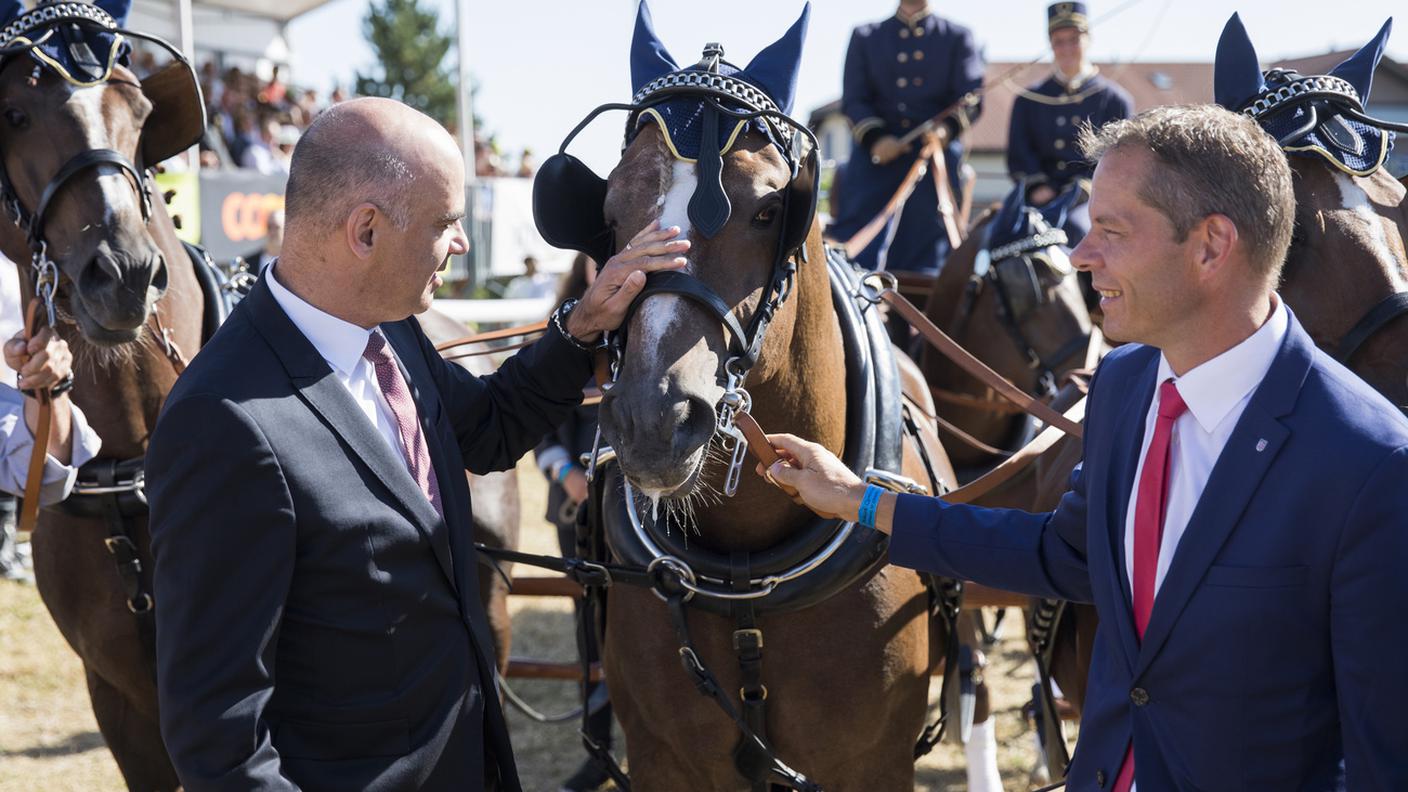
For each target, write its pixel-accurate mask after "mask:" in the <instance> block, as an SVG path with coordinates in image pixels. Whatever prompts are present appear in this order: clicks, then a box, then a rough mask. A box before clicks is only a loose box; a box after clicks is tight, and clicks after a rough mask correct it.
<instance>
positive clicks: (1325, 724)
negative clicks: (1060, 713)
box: [890, 317, 1408, 792]
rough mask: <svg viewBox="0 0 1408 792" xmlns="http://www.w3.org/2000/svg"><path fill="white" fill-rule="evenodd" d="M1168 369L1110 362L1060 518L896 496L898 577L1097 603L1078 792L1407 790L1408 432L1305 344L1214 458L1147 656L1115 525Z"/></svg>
mask: <svg viewBox="0 0 1408 792" xmlns="http://www.w3.org/2000/svg"><path fill="white" fill-rule="evenodd" d="M1158 357H1159V353H1158V350H1156V349H1153V348H1150V347H1145V346H1138V345H1131V346H1126V347H1122V348H1120V349H1117V350H1115V351H1114V352H1112V353H1111V354H1110V355H1109V357H1107V358H1106V359H1105V361H1104V363H1103V364H1102V365H1101V367H1100V369H1099V373H1098V374H1097V376H1096V378H1095V381H1094V383H1093V384H1092V388H1091V393H1090V401H1089V405H1088V409H1087V412H1086V416H1087V418H1086V423H1085V441H1084V444H1085V445H1084V451H1085V456H1084V463H1083V465H1082V466H1081V467H1078V468H1077V469H1076V472H1075V473H1074V474H1073V475H1072V484H1071V489H1070V491H1069V492H1068V493H1067V494H1066V495H1065V496H1064V498H1063V499H1062V500H1061V503H1060V505H1059V506H1058V507H1057V509H1056V510H1055V511H1054V512H1051V513H1049V514H1029V513H1026V512H1022V511H1015V510H998V509H983V508H978V507H971V506H959V505H948V504H941V503H940V502H939V501H937V500H934V499H932V498H922V497H916V496H904V495H902V496H900V500H899V504H898V507H897V509H896V513H895V519H894V526H895V529H894V538H893V541H892V543H891V545H890V560H891V561H892V562H893V563H896V564H899V565H901V566H908V567H914V568H918V569H925V570H930V571H933V572H937V573H939V574H943V575H948V576H961V577H966V578H968V579H971V580H975V581H978V582H980V583H984V584H987V585H990V586H997V587H1000V588H1004V589H1010V590H1013V591H1019V592H1024V593H1028V594H1032V595H1036V596H1042V597H1059V598H1064V599H1068V600H1074V601H1079V602H1093V603H1094V604H1095V606H1096V608H1097V609H1098V611H1099V613H1100V627H1099V631H1098V633H1097V636H1096V639H1095V649H1094V653H1093V657H1092V660H1091V668H1090V685H1089V692H1088V694H1087V698H1086V702H1085V709H1084V713H1083V715H1082V722H1081V729H1080V740H1079V744H1078V745H1077V747H1076V753H1075V758H1074V762H1073V764H1072V766H1071V769H1070V774H1069V779H1070V783H1069V787H1068V788H1069V789H1071V790H1073V791H1079V792H1085V791H1086V790H1096V789H1100V788H1102V787H1103V788H1105V789H1108V788H1109V784H1111V783H1113V779H1114V777H1115V774H1116V773H1117V772H1118V769H1119V766H1120V762H1121V759H1122V757H1123V756H1124V753H1125V749H1126V746H1127V745H1128V744H1129V742H1130V740H1131V739H1133V741H1134V755H1135V772H1136V780H1137V782H1138V785H1139V790H1140V792H1164V791H1165V790H1203V791H1204V792H1214V791H1215V790H1228V791H1229V792H1230V791H1231V790H1276V791H1277V792H1294V791H1295V790H1316V791H1317V792H1318V791H1320V790H1338V789H1345V788H1348V789H1350V790H1353V791H1354V792H1360V790H1365V791H1369V790H1373V791H1374V792H1378V791H1382V792H1389V791H1390V790H1405V789H1408V718H1406V717H1405V713H1408V670H1405V664H1404V657H1405V656H1408V634H1405V632H1404V631H1403V629H1402V620H1401V614H1402V611H1403V607H1404V605H1405V604H1408V420H1405V419H1404V417H1403V416H1402V415H1401V414H1400V413H1399V412H1398V411H1397V410H1396V409H1394V407H1393V406H1392V405H1390V404H1389V403H1388V402H1387V401H1386V400H1384V399H1383V398H1382V397H1381V396H1379V394H1378V393H1376V392H1375V391H1373V390H1372V389H1370V388H1369V386H1368V385H1366V384H1365V383H1364V382H1363V381H1361V380H1360V379H1358V378H1357V377H1356V376H1354V374H1352V373H1351V372H1349V371H1348V370H1346V369H1344V368H1343V367H1342V366H1340V365H1339V364H1338V363H1335V362H1334V361H1332V360H1330V359H1329V358H1328V357H1326V356H1325V355H1323V354H1322V353H1321V352H1319V351H1318V350H1316V349H1315V347H1314V345H1313V343H1312V342H1311V340H1310V337H1309V336H1308V335H1307V334H1306V333H1305V331H1304V330H1303V329H1302V328H1301V326H1300V324H1299V323H1298V322H1297V321H1295V319H1294V317H1292V320H1291V327H1290V332H1289V334H1288V335H1287V337H1286V339H1285V342H1284V343H1283V344H1282V346H1281V348H1280V350H1279V352H1278V353H1277V356H1276V358H1275V361H1274V362H1273V364H1272V366H1271V369H1270V370H1269V371H1268V372H1267V374H1266V377H1265V379H1264V380H1263V381H1262V383H1261V385H1260V386H1258V388H1257V390H1256V391H1255V393H1254V394H1253V395H1252V397H1251V399H1250V401H1249V402H1248V404H1247V407H1246V411H1245V412H1244V413H1243V414H1242V417H1241V419H1240V420H1239V421H1238V423H1237V425H1236V428H1235V429H1234V430H1233V432H1232V435H1231V437H1230V439H1229V440H1228V442H1227V446H1226V447H1225V448H1224V450H1223V452H1222V455H1221V456H1220V457H1219V458H1218V460H1217V463H1216V465H1215V467H1214V468H1213V471H1212V475H1211V477H1210V478H1209V480H1208V484H1207V488H1206V489H1205V490H1204V491H1203V495H1202V498H1201V499H1200V500H1199V502H1198V505H1197V507H1196V510H1195V511H1194V513H1193V516H1192V518H1191V520H1190V522H1189V524H1188V528H1187V532H1186V533H1185V534H1184V535H1183V538H1182V540H1181V541H1180V543H1179V545H1178V548H1177V550H1176V551H1175V555H1174V558H1173V561H1172V565H1171V566H1170V568H1169V571H1168V575H1167V577H1166V578H1165V579H1164V582H1163V585H1162V586H1161V587H1160V589H1159V591H1158V594H1157V597H1156V598H1155V601H1154V610H1153V613H1152V615H1151V617H1150V621H1149V625H1148V628H1147V631H1146V633H1145V636H1144V640H1143V641H1142V643H1141V641H1140V640H1139V639H1138V637H1137V634H1136V632H1135V628H1134V620H1133V613H1132V610H1131V607H1130V592H1129V584H1128V576H1127V574H1126V571H1125V564H1124V540H1123V535H1124V528H1125V514H1126V510H1127V509H1128V508H1129V505H1130V504H1129V500H1130V492H1131V488H1132V486H1133V483H1134V473H1135V467H1136V465H1137V463H1138V457H1139V450H1140V447H1141V445H1142V441H1143V431H1144V418H1145V414H1146V412H1147V410H1148V408H1149V404H1150V402H1151V400H1152V398H1153V393H1154V386H1155V382H1154V378H1155V377H1156V376H1157V374H1156V372H1157V367H1158Z"/></svg>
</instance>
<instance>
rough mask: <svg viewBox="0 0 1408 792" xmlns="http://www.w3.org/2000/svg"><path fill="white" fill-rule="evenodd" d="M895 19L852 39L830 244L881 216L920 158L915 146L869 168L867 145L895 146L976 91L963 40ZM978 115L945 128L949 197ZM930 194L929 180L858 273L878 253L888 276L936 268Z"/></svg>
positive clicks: (971, 46)
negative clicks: (847, 125)
mask: <svg viewBox="0 0 1408 792" xmlns="http://www.w3.org/2000/svg"><path fill="white" fill-rule="evenodd" d="M902 13H903V12H901V13H899V14H896V15H895V16H892V17H890V18H889V19H886V20H884V21H883V22H876V23H873V24H869V25H862V26H860V27H858V28H856V29H855V31H854V32H853V33H852V35H851V45H850V49H849V50H848V51H847V53H846V68H845V76H844V78H843V86H842V94H841V110H842V112H843V113H845V115H846V117H847V118H848V119H849V120H850V122H851V125H852V128H853V130H854V134H855V140H856V144H857V145H856V148H855V150H854V151H853V153H852V155H851V158H850V161H849V162H848V163H847V164H846V166H845V169H844V171H843V172H841V173H840V174H838V176H839V179H838V181H839V182H840V186H839V189H835V188H833V195H835V196H836V201H835V203H833V211H834V212H835V214H836V218H835V221H834V222H833V223H832V226H831V228H830V229H829V231H828V234H829V236H831V237H832V238H834V239H838V240H842V241H845V240H847V239H850V238H851V237H852V236H853V235H854V234H855V233H856V232H857V231H859V230H860V229H861V228H863V227H864V226H865V225H866V224H867V223H869V222H870V220H871V219H872V218H874V217H875V216H876V215H877V214H879V213H880V211H881V210H882V209H883V208H884V206H885V204H886V202H888V201H889V199H890V197H891V196H892V195H893V194H894V193H895V191H896V189H898V188H899V186H900V183H901V182H902V181H903V180H904V176H905V174H906V173H907V172H908V171H909V168H910V166H911V165H912V164H913V163H914V158H915V157H916V156H918V151H919V149H920V148H921V144H920V143H919V141H916V142H915V145H913V146H912V150H911V151H909V152H907V153H905V154H903V155H901V156H899V157H897V158H896V159H895V160H893V161H891V162H889V163H887V164H885V165H877V164H875V163H873V162H871V159H870V149H871V147H872V146H874V145H875V142H876V141H877V140H879V139H880V138H882V137H884V136H885V135H893V136H895V137H903V136H904V135H905V134H906V133H907V132H909V131H910V130H912V129H914V128H915V127H917V126H919V125H921V124H923V123H924V122H925V121H928V120H929V119H931V118H933V117H934V116H936V115H938V114H939V113H941V112H943V111H944V110H945V109H947V108H949V107H950V106H952V105H954V104H955V103H957V102H958V101H959V100H960V99H962V98H963V97H964V95H966V94H968V93H969V92H971V91H975V90H977V89H978V88H980V87H981V86H982V84H983V71H984V69H985V65H984V63H983V57H982V53H980V52H979V51H978V47H977V45H976V44H975V42H974V40H973V34H972V32H971V31H970V30H968V29H967V28H965V27H963V26H961V25H957V24H954V23H953V22H950V21H948V20H946V19H941V18H940V17H937V16H935V15H933V14H931V13H929V12H928V11H927V10H925V11H922V12H920V13H919V14H916V15H915V16H913V17H904V16H902ZM980 111H981V103H979V104H976V105H973V106H971V107H968V108H965V109H963V110H960V111H959V112H958V113H956V114H955V115H954V116H953V117H951V118H950V119H949V120H948V121H946V122H945V123H946V124H947V125H948V127H949V132H950V135H949V140H950V143H949V144H948V147H947V149H946V150H945V152H944V154H945V157H944V159H945V162H946V164H947V166H948V172H949V177H950V180H951V181H950V183H951V185H952V186H953V191H954V195H955V196H956V197H957V196H961V194H962V193H961V190H960V183H959V169H960V167H961V165H962V158H963V145H962V142H961V141H960V140H959V133H961V132H962V131H963V130H964V129H966V128H967V127H968V125H969V124H971V123H972V121H973V120H974V119H976V118H977V117H978V113H979V112H980ZM926 179H927V177H926ZM932 187H933V185H932V181H928V180H926V181H925V182H922V183H921V184H920V185H919V187H916V189H915V190H914V192H913V194H912V195H911V196H910V198H909V201H908V203H906V204H905V208H904V211H903V212H902V213H901V216H900V218H899V225H898V228H897V229H896V231H895V234H894V237H893V239H891V240H888V244H886V243H887V235H886V234H880V235H878V236H877V237H876V239H875V240H874V241H873V242H871V244H870V245H869V246H868V247H867V248H866V249H865V250H864V251H862V252H861V254H860V255H859V256H857V262H858V263H859V264H861V265H862V266H864V267H867V268H870V269H874V268H876V266H877V263H878V262H877V259H878V257H879V253H880V251H881V248H882V247H884V248H885V252H886V255H885V266H886V268H887V269H892V270H920V271H923V270H929V271H933V270H936V269H937V268H938V266H939V264H940V263H941V262H942V261H943V257H944V256H945V255H947V253H948V237H947V235H946V233H945V231H944V225H943V218H942V217H941V215H940V214H939V209H938V196H937V194H936V191H935V190H934V189H933V188H932Z"/></svg>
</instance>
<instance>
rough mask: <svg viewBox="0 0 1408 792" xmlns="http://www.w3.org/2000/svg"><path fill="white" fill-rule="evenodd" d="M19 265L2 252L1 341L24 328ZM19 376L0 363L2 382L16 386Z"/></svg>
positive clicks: (8, 338)
mask: <svg viewBox="0 0 1408 792" xmlns="http://www.w3.org/2000/svg"><path fill="white" fill-rule="evenodd" d="M19 266H20V265H18V264H16V263H15V262H13V261H11V260H10V259H8V258H6V256H5V254H4V253H0V343H4V342H6V341H9V340H10V339H11V338H14V337H15V334H16V333H18V332H19V331H21V330H23V329H24V306H23V305H21V304H20V273H19ZM18 379H19V376H18V375H17V374H16V373H15V370H14V369H12V368H10V367H9V366H8V365H6V364H4V363H0V383H4V384H6V385H9V386H10V387H14V386H15V384H16V381H17V380H18Z"/></svg>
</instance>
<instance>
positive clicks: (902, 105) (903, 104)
mask: <svg viewBox="0 0 1408 792" xmlns="http://www.w3.org/2000/svg"><path fill="white" fill-rule="evenodd" d="M895 107H896V108H898V109H899V111H900V112H901V113H903V112H904V111H906V110H908V109H909V105H907V104H905V103H904V102H900V103H899V104H897V105H895Z"/></svg>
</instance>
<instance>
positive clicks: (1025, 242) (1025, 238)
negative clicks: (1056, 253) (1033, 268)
mask: <svg viewBox="0 0 1408 792" xmlns="http://www.w3.org/2000/svg"><path fill="white" fill-rule="evenodd" d="M1082 195H1083V193H1082V191H1081V190H1080V189H1078V188H1077V189H1069V190H1066V191H1065V192H1064V193H1062V194H1061V195H1060V196H1058V197H1057V198H1055V199H1053V200H1052V201H1051V202H1050V203H1048V204H1046V205H1045V206H1043V207H1041V208H1040V209H1038V208H1036V207H1031V206H1028V205H1027V200H1026V188H1025V186H1024V185H1021V184H1018V185H1017V186H1016V187H1014V188H1013V189H1012V191H1011V192H1009V193H1008V194H1007V198H1006V199H1004V200H1003V202H1002V207H1001V208H1000V209H998V211H997V214H996V215H994V216H993V218H992V221H991V222H989V223H988V226H987V231H986V235H987V245H986V250H987V251H988V252H989V253H990V255H991V257H992V261H993V262H998V261H1002V260H1003V259H1007V258H1012V257H1013V256H1020V255H1022V254H1024V253H1030V252H1032V251H1035V250H1041V249H1043V248H1048V247H1051V246H1052V245H1064V244H1066V242H1067V239H1066V232H1065V231H1062V230H1061V226H1063V225H1065V222H1066V213H1067V212H1068V211H1069V210H1070V208H1071V205H1072V204H1073V203H1074V202H1075V201H1076V200H1077V199H1078V198H1080V197H1081V196H1082Z"/></svg>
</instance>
